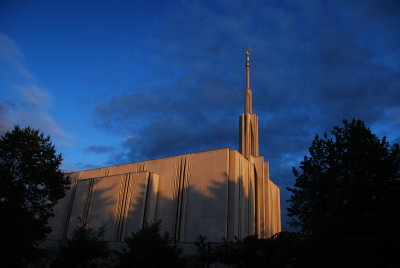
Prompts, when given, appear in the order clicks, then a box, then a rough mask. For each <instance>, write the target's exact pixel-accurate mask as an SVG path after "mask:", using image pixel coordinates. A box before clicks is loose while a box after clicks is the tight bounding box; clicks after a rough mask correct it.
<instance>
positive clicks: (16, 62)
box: [0, 33, 34, 79]
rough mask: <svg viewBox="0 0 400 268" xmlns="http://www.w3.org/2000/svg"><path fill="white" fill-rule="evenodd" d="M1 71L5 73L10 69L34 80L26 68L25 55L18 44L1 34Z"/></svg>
mask: <svg viewBox="0 0 400 268" xmlns="http://www.w3.org/2000/svg"><path fill="white" fill-rule="evenodd" d="M0 62H1V63H2V64H1V65H0V69H1V70H2V72H3V73H4V72H5V71H7V70H9V69H10V68H11V69H12V70H13V71H15V72H17V73H18V74H19V75H20V76H22V77H23V78H26V79H33V78H34V77H33V75H32V74H31V72H30V71H29V70H28V69H27V68H26V67H25V66H24V55H23V53H22V52H21V51H20V50H19V48H18V45H17V43H16V42H15V41H14V40H12V39H11V38H10V37H8V36H7V35H5V34H3V33H0Z"/></svg>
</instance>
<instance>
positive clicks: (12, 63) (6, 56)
mask: <svg viewBox="0 0 400 268" xmlns="http://www.w3.org/2000/svg"><path fill="white" fill-rule="evenodd" d="M0 63H1V64H0V66H1V67H0V68H2V69H4V70H5V71H6V72H7V73H9V74H10V79H8V80H6V82H5V83H4V84H3V87H4V88H3V92H8V97H2V100H1V101H2V107H3V108H2V109H1V110H2V112H1V117H0V122H1V124H0V131H2V132H4V131H7V130H10V126H11V125H17V124H18V125H22V126H31V127H33V128H38V129H40V130H41V131H43V132H44V133H46V134H50V135H51V136H53V137H55V138H57V139H59V140H60V142H61V143H62V145H67V144H69V143H70V141H69V139H70V138H71V135H70V134H68V133H67V132H65V130H63V128H62V127H61V126H60V125H59V124H58V123H57V122H56V121H55V120H54V118H53V116H52V115H51V114H50V112H49V111H48V109H49V108H50V107H51V105H52V100H51V94H50V93H49V91H48V90H46V89H44V88H42V87H40V86H38V85H37V83H36V81H35V78H34V76H33V75H32V73H31V72H30V71H29V70H28V69H27V68H26V67H25V64H24V55H23V53H22V52H21V51H20V49H19V48H18V45H17V44H16V42H15V41H14V40H12V39H11V38H10V37H8V36H6V35H4V34H2V33H0Z"/></svg>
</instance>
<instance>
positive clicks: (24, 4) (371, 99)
mask: <svg viewBox="0 0 400 268" xmlns="http://www.w3.org/2000/svg"><path fill="white" fill-rule="evenodd" d="M82 2H85V3H82ZM253 45H255V46H256V47H255V49H254V50H253V51H252V80H251V85H252V86H251V87H252V89H253V98H254V100H253V102H254V105H253V111H254V112H255V113H257V114H258V116H259V124H260V147H261V148H260V151H261V154H262V155H264V156H265V158H266V160H268V161H270V164H271V176H272V179H273V180H274V181H275V182H276V183H277V184H278V185H279V186H280V187H281V191H282V206H283V207H284V208H285V207H286V204H285V200H286V199H288V197H289V194H288V192H287V191H286V190H285V188H286V187H287V186H291V185H293V182H294V178H293V175H292V174H291V167H292V166H296V165H298V163H299V162H300V161H301V160H302V157H303V156H304V155H305V154H307V148H308V146H309V145H310V144H311V141H312V139H313V137H314V135H315V134H316V133H320V134H322V133H323V132H326V131H329V130H331V129H332V126H334V125H339V124H341V120H342V119H344V118H346V119H351V118H353V117H355V118H359V119H362V120H364V121H365V122H366V123H367V125H369V126H370V128H371V129H372V130H373V132H374V133H376V134H377V135H379V136H384V135H386V136H387V137H388V139H389V141H390V142H392V143H393V142H397V143H398V142H399V141H400V66H399V63H400V3H399V1H385V0H376V1H369V0H360V1H353V0H343V1H342V0H335V1H333V0H332V1H308V0H305V1H295V0H293V1H289V0H288V1H140V2H139V1H92V2H90V1H1V3H0V74H1V75H0V130H1V131H5V130H7V129H10V127H11V126H12V125H14V124H20V125H22V126H26V125H30V126H33V127H35V128H40V129H41V130H43V131H44V132H45V133H46V134H50V135H51V136H52V137H53V139H54V141H55V143H56V145H57V148H58V150H59V151H60V152H62V153H63V155H64V159H65V160H64V163H63V168H64V169H67V170H80V169H87V168H92V167H100V166H104V165H112V164H122V163H127V162H132V161H140V160H147V159H154V158H160V157H164V156H171V155H177V154H185V153H191V152H198V151H202V150H210V149H217V148H222V147H229V148H231V149H237V148H238V118H239V116H240V114H241V113H242V111H243V89H244V87H245V76H244V75H245V72H244V71H245V69H244V60H245V56H244V51H245V50H246V49H248V48H250V47H252V46H253ZM283 213H285V211H283ZM284 221H285V222H287V218H286V217H285V218H284ZM284 228H285V229H287V227H286V224H285V225H284Z"/></svg>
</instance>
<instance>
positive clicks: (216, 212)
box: [48, 51, 281, 243]
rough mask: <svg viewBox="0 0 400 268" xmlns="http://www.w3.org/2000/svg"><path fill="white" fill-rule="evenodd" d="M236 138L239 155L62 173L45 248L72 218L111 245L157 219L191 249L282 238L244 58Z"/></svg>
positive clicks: (220, 153)
mask: <svg viewBox="0 0 400 268" xmlns="http://www.w3.org/2000/svg"><path fill="white" fill-rule="evenodd" d="M240 133H241V135H240V152H238V151H236V150H231V149H229V148H223V149H216V150H212V151H206V152H199V153H192V154H186V155H178V156H171V157H167V158H162V159H155V160H148V161H143V162H137V163H130V164H125V165H118V166H110V167H103V168H97V169H92V170H84V171H78V172H73V173H70V174H68V175H69V177H70V179H71V182H72V184H71V188H70V190H69V191H68V192H67V194H66V196H65V197H64V198H63V199H62V200H60V201H59V203H58V204H57V205H56V207H55V217H54V218H52V219H51V220H50V226H51V228H52V229H53V231H52V233H51V234H50V235H49V236H48V242H50V243H51V241H53V242H55V241H60V240H63V239H65V238H66V237H69V236H70V234H71V232H72V231H73V230H74V228H75V227H76V226H77V223H78V218H80V219H82V220H84V221H85V222H87V223H88V226H89V227H91V228H99V227H101V226H103V225H105V226H106V234H105V239H106V240H108V241H110V242H117V243H118V242H123V241H124V239H125V237H126V236H129V235H130V234H131V233H132V232H135V231H137V230H138V229H139V228H141V227H142V226H143V224H144V223H145V222H155V221H159V220H161V228H162V231H163V232H164V231H167V232H169V234H170V235H171V237H172V238H173V239H174V240H175V242H177V243H193V242H195V241H196V238H197V236H198V235H199V234H201V235H205V236H207V239H208V241H210V242H220V241H222V239H223V238H225V239H228V240H232V239H234V238H235V237H238V238H244V237H246V236H249V235H257V236H258V237H260V238H269V237H271V236H272V235H274V234H275V233H278V232H280V231H281V214H280V191H279V188H278V187H277V186H276V185H275V184H274V183H273V182H272V181H271V180H270V178H269V162H265V161H264V157H263V156H259V150H258V118H257V115H256V114H254V113H252V91H251V89H250V53H249V51H246V89H245V111H244V113H243V114H242V116H241V117H240Z"/></svg>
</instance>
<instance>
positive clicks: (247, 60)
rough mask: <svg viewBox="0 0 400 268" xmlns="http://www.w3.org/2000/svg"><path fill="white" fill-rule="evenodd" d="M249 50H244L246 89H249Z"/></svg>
mask: <svg viewBox="0 0 400 268" xmlns="http://www.w3.org/2000/svg"><path fill="white" fill-rule="evenodd" d="M250 50H251V48H250V49H248V50H246V89H250Z"/></svg>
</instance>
